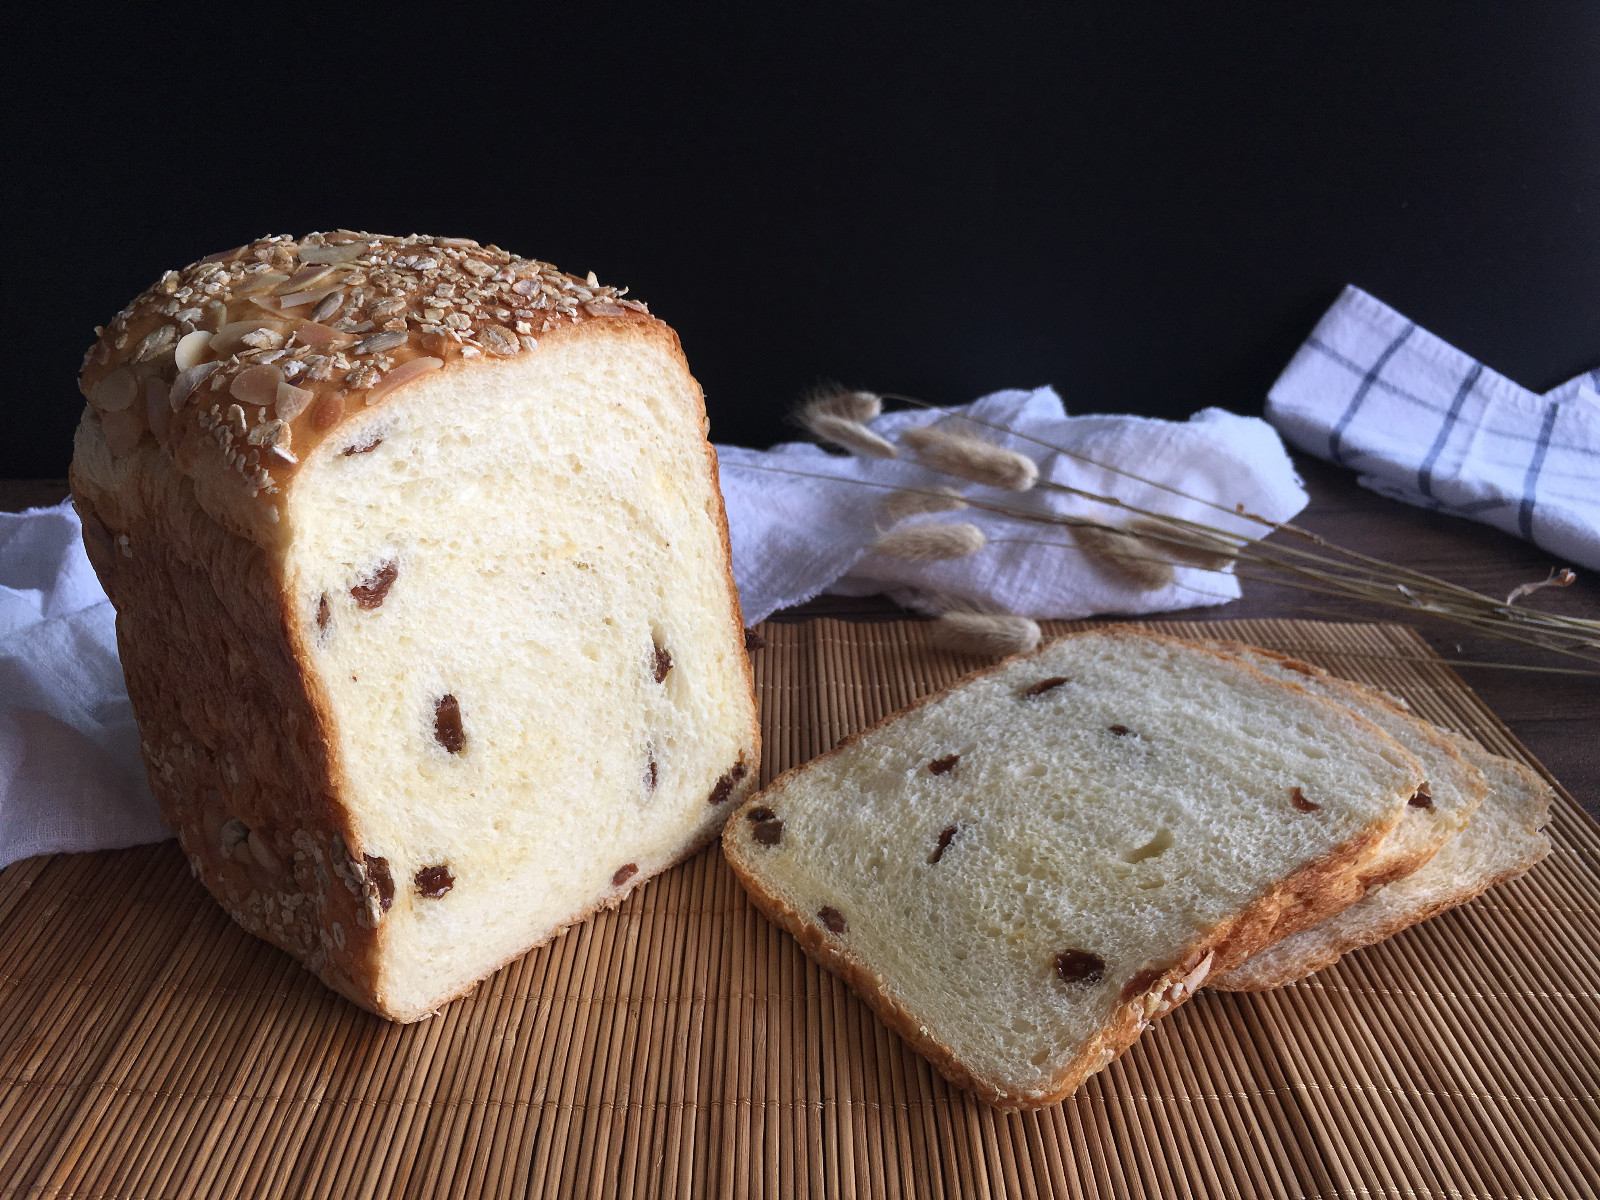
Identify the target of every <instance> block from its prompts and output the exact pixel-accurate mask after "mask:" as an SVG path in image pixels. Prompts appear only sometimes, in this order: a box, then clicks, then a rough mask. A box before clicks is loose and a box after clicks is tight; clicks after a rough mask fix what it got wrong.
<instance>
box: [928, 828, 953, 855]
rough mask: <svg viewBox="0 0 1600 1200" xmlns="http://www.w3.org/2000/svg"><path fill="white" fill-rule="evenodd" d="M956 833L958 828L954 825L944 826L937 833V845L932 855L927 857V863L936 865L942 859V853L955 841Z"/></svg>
mask: <svg viewBox="0 0 1600 1200" xmlns="http://www.w3.org/2000/svg"><path fill="white" fill-rule="evenodd" d="M958 831H959V830H958V827H957V826H955V825H946V826H945V827H944V828H943V829H941V830H940V831H939V844H938V845H937V846H935V847H934V848H933V853H932V854H931V855H929V856H928V862H929V863H936V862H938V861H939V860H940V859H941V858H943V857H944V852H945V851H946V850H947V849H948V848H949V846H950V843H951V842H953V841H955V839H956V833H957V832H958Z"/></svg>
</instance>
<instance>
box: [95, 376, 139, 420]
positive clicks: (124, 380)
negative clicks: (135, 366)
mask: <svg viewBox="0 0 1600 1200" xmlns="http://www.w3.org/2000/svg"><path fill="white" fill-rule="evenodd" d="M138 394H139V380H138V379H137V378H136V377H135V375H134V373H133V372H132V371H130V370H129V369H128V368H127V367H118V368H117V369H116V370H115V371H113V372H111V374H109V375H107V376H106V377H105V378H104V379H102V380H100V382H99V383H97V384H95V385H94V387H92V388H90V389H89V403H90V404H92V405H94V406H95V408H96V409H97V410H98V411H100V412H101V413H114V412H121V411H122V410H123V409H125V408H127V407H128V405H130V404H132V403H133V398H134V397H135V396H137V395H138Z"/></svg>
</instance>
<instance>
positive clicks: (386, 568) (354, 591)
mask: <svg viewBox="0 0 1600 1200" xmlns="http://www.w3.org/2000/svg"><path fill="white" fill-rule="evenodd" d="M399 576H400V564H399V563H397V562H392V561H391V562H386V563H384V564H383V565H382V566H381V567H379V568H378V569H377V570H376V571H374V572H373V573H372V574H371V575H368V576H367V577H366V578H365V579H363V580H362V581H361V582H360V583H358V584H356V585H355V587H353V588H351V589H350V595H351V597H352V598H353V599H354V600H355V602H356V607H358V608H364V609H367V610H368V611H371V610H372V609H374V608H380V607H382V605H383V601H384V597H386V596H387V595H388V594H389V589H390V588H391V587H393V586H394V581H395V580H396V579H398V578H399ZM459 720H460V718H459V714H458V716H457V722H458V723H459Z"/></svg>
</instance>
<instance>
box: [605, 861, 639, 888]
mask: <svg viewBox="0 0 1600 1200" xmlns="http://www.w3.org/2000/svg"><path fill="white" fill-rule="evenodd" d="M638 873H639V864H638V863H623V864H622V865H621V866H620V867H618V868H617V870H616V873H615V874H613V875H612V876H611V886H612V887H621V886H622V885H623V884H625V883H627V882H628V880H630V879H632V878H633V877H634V876H635V875H637V874H638Z"/></svg>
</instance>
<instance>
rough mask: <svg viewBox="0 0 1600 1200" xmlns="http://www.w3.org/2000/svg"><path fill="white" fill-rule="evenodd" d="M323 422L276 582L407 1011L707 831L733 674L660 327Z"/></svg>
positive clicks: (386, 979)
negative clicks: (321, 703)
mask: <svg viewBox="0 0 1600 1200" xmlns="http://www.w3.org/2000/svg"><path fill="white" fill-rule="evenodd" d="M340 434H341V436H339V437H336V438H333V439H329V440H328V441H327V442H324V443H323V444H322V445H321V446H319V447H318V448H317V450H316V451H315V452H314V454H313V456H312V457H311V458H309V459H308V460H307V461H306V463H305V464H304V466H303V468H302V470H301V472H300V474H299V476H298V478H297V480H296V482H295V484H294V487H293V490H292V493H291V495H290V497H289V506H288V510H287V513H286V520H287V521H288V523H289V527H290V528H289V533H290V537H289V539H288V543H289V551H288V562H287V570H286V576H285V585H286V587H287V588H288V589H289V590H290V592H291V594H292V597H293V604H294V606H295V614H294V616H295V623H296V626H297V631H298V637H299V638H300V640H301V642H302V645H303V650H304V653H305V656H306V659H307V661H308V662H309V664H310V666H311V672H312V674H313V676H314V681H313V686H314V687H316V688H320V689H321V690H322V691H323V692H324V693H325V695H326V701H327V705H328V708H329V710H330V713H331V717H332V720H331V722H330V734H331V737H332V740H333V750H334V754H335V757H336V776H342V781H341V786H342V796H341V799H342V801H343V803H344V805H345V806H346V808H347V809H348V811H349V814H350V820H351V822H352V826H353V828H354V830H355V837H356V839H357V841H358V842H359V845H358V846H354V847H352V853H353V854H354V855H355V856H356V858H357V859H358V860H362V859H365V860H366V861H367V863H368V865H369V868H372V862H373V860H378V859H381V860H382V861H383V865H382V867H381V868H375V869H376V870H378V871H379V872H380V874H381V872H383V871H386V872H387V877H388V880H389V881H390V883H391V884H392V899H391V900H390V903H389V907H388V909H387V911H385V912H384V913H383V914H382V917H381V920H380V923H379V927H378V938H379V954H378V957H377V964H378V978H377V980H376V993H377V998H378V1002H379V1004H380V1006H381V1008H382V1009H383V1010H384V1011H386V1012H387V1013H388V1014H389V1015H391V1016H395V1017H398V1018H400V1019H414V1018H416V1017H418V1016H421V1015H424V1014H425V1013H426V1012H428V1011H430V1010H431V1009H433V1008H435V1007H437V1005H438V1004H439V1003H440V1002H442V1001H443V1000H444V999H448V998H449V997H450V996H451V995H454V994H456V993H458V992H460V991H461V990H462V989H463V988H464V987H465V986H467V985H469V984H470V983H471V982H472V981H473V980H475V979H477V978H479V977H481V976H482V975H484V974H485V973H487V972H488V971H490V970H492V969H493V968H494V967H496V966H497V965H499V964H500V963H503V962H505V961H506V960H507V959H509V958H511V957H513V956H514V955H516V954H518V953H519V952H521V951H523V950H525V949H526V948H527V947H529V946H530V945H534V944H537V943H538V942H540V941H543V940H545V939H546V938H548V937H549V936H551V935H552V934H553V933H555V932H558V931H559V930H560V929H561V928H562V927H563V926H565V925H566V924H568V923H570V922H572V921H574V920H575V919H577V918H579V917H581V916H583V915H585V914H586V913H588V912H591V911H593V910H594V909H595V908H596V907H598V906H600V905H603V904H606V903H608V902H614V901H615V899H616V898H617V897H619V896H620V895H622V894H623V892H624V891H625V890H626V889H627V888H629V887H631V886H633V885H635V884H636V883H637V882H638V881H639V880H641V879H643V878H645V877H647V876H648V875H650V874H652V873H654V872H655V871H657V870H660V869H661V868H662V867H663V866H665V865H668V864H669V863H670V862H672V861H675V860H676V859H678V858H680V857H681V856H682V854H683V852H684V848H685V846H686V845H688V844H691V843H692V842H694V841H696V840H699V839H703V838H709V837H710V836H712V834H714V832H715V829H716V827H717V826H718V824H719V823H720V821H721V819H722V818H723V817H724V816H725V815H726V813H727V806H726V804H722V805H719V804H716V803H713V802H712V801H713V800H714V799H715V797H714V795H713V793H714V792H715V791H716V790H717V787H718V783H719V781H720V780H723V779H724V778H725V777H727V775H728V773H729V772H730V770H735V771H738V764H741V762H742V761H743V760H746V759H749V758H750V757H751V754H752V749H751V747H752V741H751V739H752V737H753V731H752V729H751V717H750V712H751V708H750V705H751V701H750V692H749V684H748V680H747V667H746V664H745V662H744V658H743V654H742V650H741V648H740V645H739V640H738V632H737V630H738V624H737V615H736V614H737V608H736V606H735V605H734V601H733V598H732V595H731V582H730V580H729V579H728V577H727V572H726V568H725V564H726V561H727V555H726V549H725V546H724V542H723V537H724V535H723V531H722V526H721V523H720V514H717V515H718V517H719V519H715V520H713V519H708V513H707V504H706V497H707V495H714V494H715V491H714V489H715V487H716V481H715V472H714V467H713V465H712V463H711V461H710V457H709V454H708V453H707V451H706V448H705V442H704V415H703V408H702V405H701V401H700V396H699V391H698V388H697V386H696V384H695V383H694V380H693V379H692V378H691V377H690V376H689V375H688V373H687V371H686V370H684V369H683V367H682V365H681V358H679V357H678V356H677V355H676V354H675V353H673V352H672V351H671V347H669V346H668V345H666V344H665V340H664V339H663V338H662V337H661V336H660V335H656V334H653V333H650V332H639V331H629V330H623V331H620V332H618V333H616V334H612V335H608V336H603V337H602V336H595V337H586V338H578V337H572V338H567V339H564V340H556V341H555V342H554V344H553V345H549V346H545V347H541V348H540V349H539V351H538V352H537V353H531V354H524V355H521V356H520V357H518V358H514V359H510V360H507V361H505V362H501V363H497V364H494V365H492V366H491V365H488V364H479V365H477V366H475V367H474V369H472V370H453V371H445V372H439V373H437V374H436V375H433V376H427V377H424V378H423V379H421V380H419V381H417V382H415V383H413V384H411V385H409V386H408V387H407V388H405V389H403V390H402V391H401V392H399V393H397V394H396V395H394V396H393V397H391V398H390V399H389V400H388V401H387V402H386V403H385V404H384V405H382V406H381V407H379V408H376V409H374V410H373V411H372V412H371V413H370V414H369V415H368V417H367V418H366V419H365V420H363V421H358V422H347V423H346V425H344V426H342V427H341V429H340ZM755 765H756V764H755V762H754V761H748V762H743V767H744V768H745V770H747V771H748V772H749V773H750V774H751V775H752V776H753V773H754V768H755ZM739 773H740V774H743V772H739ZM741 790H742V789H741ZM723 791H724V792H726V791H727V789H726V788H724V789H723Z"/></svg>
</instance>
